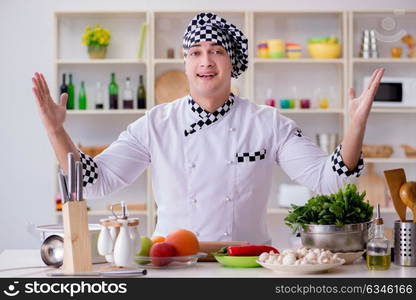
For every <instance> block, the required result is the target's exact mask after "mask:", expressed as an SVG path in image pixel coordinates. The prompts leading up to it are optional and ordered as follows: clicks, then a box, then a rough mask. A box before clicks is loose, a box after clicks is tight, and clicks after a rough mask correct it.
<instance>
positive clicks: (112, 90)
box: [108, 73, 118, 109]
mask: <svg viewBox="0 0 416 300" xmlns="http://www.w3.org/2000/svg"><path fill="white" fill-rule="evenodd" d="M108 94H109V95H110V106H109V107H110V109H118V84H117V82H116V74H115V73H111V82H110V85H109V86H108Z"/></svg>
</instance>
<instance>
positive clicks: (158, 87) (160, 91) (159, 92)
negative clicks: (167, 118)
mask: <svg viewBox="0 0 416 300" xmlns="http://www.w3.org/2000/svg"><path fill="white" fill-rule="evenodd" d="M187 94H189V84H188V79H187V78H186V75H185V72H184V71H181V70H170V71H167V72H165V73H163V74H162V75H160V76H159V77H158V78H157V79H156V83H155V97H156V103H157V104H161V103H166V102H170V101H173V100H176V99H178V98H181V97H183V96H186V95H187Z"/></svg>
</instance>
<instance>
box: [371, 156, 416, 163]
mask: <svg viewBox="0 0 416 300" xmlns="http://www.w3.org/2000/svg"><path fill="white" fill-rule="evenodd" d="M364 162H365V163H375V164H411V163H413V164H416V158H405V157H403V158H394V157H393V158H364Z"/></svg>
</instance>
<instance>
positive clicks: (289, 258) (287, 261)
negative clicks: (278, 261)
mask: <svg viewBox="0 0 416 300" xmlns="http://www.w3.org/2000/svg"><path fill="white" fill-rule="evenodd" d="M295 261H296V255H295V254H294V253H288V254H286V255H285V256H284V257H283V259H282V264H283V265H293V264H294V263H295Z"/></svg>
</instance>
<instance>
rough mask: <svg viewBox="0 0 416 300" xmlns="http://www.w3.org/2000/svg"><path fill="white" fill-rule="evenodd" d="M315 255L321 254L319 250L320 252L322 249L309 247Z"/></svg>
mask: <svg viewBox="0 0 416 300" xmlns="http://www.w3.org/2000/svg"><path fill="white" fill-rule="evenodd" d="M311 250H312V251H313V252H314V253H315V254H316V255H319V254H321V252H322V250H323V249H322V250H321V249H318V248H315V249H311Z"/></svg>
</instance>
